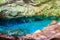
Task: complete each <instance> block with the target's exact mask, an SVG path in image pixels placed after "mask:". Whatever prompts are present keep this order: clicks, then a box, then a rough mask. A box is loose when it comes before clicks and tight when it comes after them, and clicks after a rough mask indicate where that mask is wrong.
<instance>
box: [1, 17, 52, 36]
mask: <svg viewBox="0 0 60 40" xmlns="http://www.w3.org/2000/svg"><path fill="white" fill-rule="evenodd" d="M51 22H52V19H48V18H44V19H40V18H17V19H14V18H13V19H0V32H1V33H4V34H8V35H18V36H22V35H26V34H30V33H33V32H35V31H36V30H43V29H44V28H45V27H46V26H47V25H48V24H50V23H51Z"/></svg>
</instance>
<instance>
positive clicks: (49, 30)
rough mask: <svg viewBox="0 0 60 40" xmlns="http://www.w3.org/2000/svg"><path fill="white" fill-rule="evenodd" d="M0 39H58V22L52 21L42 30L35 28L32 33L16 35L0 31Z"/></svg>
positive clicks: (59, 32) (59, 23)
mask: <svg viewBox="0 0 60 40" xmlns="http://www.w3.org/2000/svg"><path fill="white" fill-rule="evenodd" d="M0 40H60V22H56V21H55V20H54V21H52V23H51V24H50V25H48V26H47V27H46V28H44V30H37V31H36V32H34V33H33V34H27V35H26V36H22V37H19V36H18V37H16V36H10V35H4V34H1V33H0Z"/></svg>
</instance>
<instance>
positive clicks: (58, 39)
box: [50, 38, 60, 40]
mask: <svg viewBox="0 0 60 40" xmlns="http://www.w3.org/2000/svg"><path fill="white" fill-rule="evenodd" d="M50 40H60V38H52V39H50Z"/></svg>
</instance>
